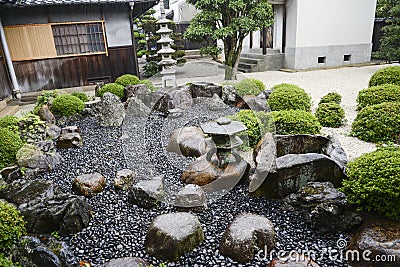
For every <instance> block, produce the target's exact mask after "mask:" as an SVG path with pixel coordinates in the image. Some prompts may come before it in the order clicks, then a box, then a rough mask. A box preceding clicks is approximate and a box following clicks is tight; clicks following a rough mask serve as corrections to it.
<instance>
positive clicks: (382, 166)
mask: <svg viewBox="0 0 400 267" xmlns="http://www.w3.org/2000/svg"><path fill="white" fill-rule="evenodd" d="M346 173H347V176H348V178H347V179H346V180H344V181H343V187H342V188H341V191H343V192H344V193H345V194H346V196H347V199H348V201H349V203H351V204H354V205H356V206H358V207H359V208H360V209H363V210H367V211H375V212H378V213H380V214H382V215H384V216H386V217H388V218H389V219H396V220H400V213H399V206H400V149H399V148H398V147H386V148H379V149H378V150H377V151H374V152H371V153H367V154H364V155H362V156H361V157H359V158H357V159H355V160H354V161H352V162H350V163H348V165H347V168H346Z"/></svg>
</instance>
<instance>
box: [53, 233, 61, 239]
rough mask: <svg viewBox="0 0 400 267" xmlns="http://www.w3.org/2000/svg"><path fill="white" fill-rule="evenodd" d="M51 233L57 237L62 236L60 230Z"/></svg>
mask: <svg viewBox="0 0 400 267" xmlns="http://www.w3.org/2000/svg"><path fill="white" fill-rule="evenodd" d="M51 235H52V236H53V237H55V238H57V239H60V238H61V235H60V233H59V232H58V231H53V232H51Z"/></svg>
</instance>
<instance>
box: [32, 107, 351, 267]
mask: <svg viewBox="0 0 400 267" xmlns="http://www.w3.org/2000/svg"><path fill="white" fill-rule="evenodd" d="M232 112H234V110H233V109H232V110H225V111H218V112H211V113H209V114H208V115H207V114H205V113H204V112H203V111H201V110H196V109H193V110H191V111H190V114H189V115H193V114H195V115H197V117H195V116H193V117H194V118H197V119H191V120H187V118H185V116H184V117H182V118H177V119H170V118H165V117H163V116H159V114H156V113H152V114H151V115H150V116H149V117H147V118H137V117H132V116H129V114H127V117H126V119H125V122H124V125H123V126H121V127H109V128H103V127H100V126H99V125H98V124H97V121H96V120H95V119H94V118H84V119H82V120H79V121H75V122H73V123H69V124H70V125H77V126H78V127H79V128H80V130H81V135H82V137H83V140H84V146H82V147H81V148H77V149H68V150H60V151H59V152H60V154H61V155H62V156H63V158H64V160H63V162H62V163H60V164H59V165H57V166H56V168H55V169H54V170H53V171H52V172H50V173H46V174H43V175H41V176H40V177H39V178H44V179H50V180H52V181H54V182H55V183H56V184H57V185H58V186H59V188H60V189H61V190H62V191H64V192H70V191H71V184H72V180H73V178H75V177H76V176H77V175H80V174H83V173H92V172H99V173H101V174H103V175H104V176H105V177H106V179H107V186H106V188H105V190H104V192H102V193H100V194H98V195H96V196H94V197H92V198H90V199H88V202H89V204H90V205H91V206H92V211H93V217H92V219H91V222H90V224H89V226H88V227H87V228H85V229H84V230H82V231H81V232H80V233H77V234H75V235H73V236H67V237H63V238H62V240H64V241H66V242H67V244H69V246H70V247H71V250H72V251H73V252H74V254H75V256H76V257H77V258H78V260H79V261H87V262H90V263H91V264H92V265H93V266H98V265H100V264H103V263H105V262H107V261H109V260H110V259H113V258H120V257H128V256H134V257H141V258H144V259H146V260H148V261H149V263H151V264H153V265H154V266H157V265H158V264H159V263H161V262H162V261H160V260H157V259H155V258H153V257H151V256H149V255H148V254H147V253H146V252H145V248H144V240H145V236H146V232H147V229H148V227H149V225H150V223H151V222H152V220H153V219H154V218H155V217H156V216H158V215H160V214H164V213H169V212H173V211H175V209H174V208H173V207H172V205H171V204H170V203H171V201H172V199H173V198H171V199H167V201H166V202H164V203H162V204H161V205H160V206H159V207H157V208H155V209H152V210H147V209H143V208H140V207H137V206H135V205H132V204H129V203H128V202H127V195H126V193H125V192H115V191H114V189H113V186H112V183H113V179H114V176H115V173H116V171H118V170H121V169H124V168H132V169H133V170H134V171H135V172H136V173H137V175H138V178H139V179H147V178H150V176H155V175H163V176H164V178H165V180H166V181H165V182H166V186H167V188H168V187H174V186H175V188H174V189H173V190H171V191H170V192H174V191H175V190H177V189H179V188H180V187H182V183H181V182H180V179H179V177H180V175H181V173H182V170H183V169H184V168H185V166H187V164H188V163H190V162H191V161H193V159H190V158H184V157H180V156H176V155H171V153H166V151H165V146H166V143H167V136H168V134H169V132H170V131H171V130H173V129H174V128H178V127H182V126H184V125H198V124H199V123H201V122H203V121H207V120H209V119H213V118H216V117H219V116H221V115H228V114H232ZM192 113H193V114H192ZM167 190H170V189H167ZM167 192H169V191H167ZM171 194H173V193H171ZM244 212H251V213H256V214H260V215H264V216H266V217H267V218H268V219H270V220H271V221H272V222H273V223H274V225H275V230H276V235H277V244H276V248H275V250H285V251H288V252H289V251H291V250H304V251H307V250H313V251H316V253H318V252H323V253H322V257H320V255H321V254H320V253H318V254H317V258H315V260H316V262H317V263H319V264H320V266H348V265H347V264H344V263H341V262H340V261H335V260H334V259H330V258H329V254H328V253H327V252H325V251H326V250H332V251H334V249H335V248H337V245H336V242H337V240H338V239H339V238H344V236H343V235H333V236H326V235H320V234H318V233H316V232H314V231H313V230H311V229H310V227H309V226H308V225H307V224H306V223H305V219H304V218H303V217H302V215H301V214H299V213H297V212H293V211H289V210H287V209H286V208H285V207H284V205H283V204H282V203H281V202H280V201H278V200H270V199H266V198H257V197H252V196H250V195H249V194H248V192H247V187H246V186H245V185H238V186H236V187H235V188H234V189H233V190H231V191H230V192H227V193H226V194H224V195H223V196H221V197H219V198H214V199H213V200H212V201H211V202H210V204H209V208H208V209H207V210H206V211H204V212H203V213H199V214H198V217H199V219H200V222H201V223H202V225H203V230H204V234H205V241H204V242H203V243H202V244H201V245H199V246H198V247H197V248H195V249H194V250H193V251H192V252H190V253H187V254H186V255H185V256H183V257H181V258H180V260H179V261H178V262H170V263H166V264H167V266H190V267H191V266H267V265H268V263H269V262H270V259H269V255H268V257H264V254H263V253H262V254H260V256H262V257H261V259H254V260H253V261H252V262H251V263H249V264H245V265H242V264H239V263H237V262H234V261H232V260H231V259H229V258H225V257H224V256H222V255H220V254H219V252H218V248H219V242H220V240H221V237H222V234H223V232H224V231H225V229H226V228H227V226H228V224H229V223H230V222H231V221H232V220H233V218H234V217H235V216H236V215H238V214H240V213H244ZM261 249H262V248H261ZM299 252H300V251H299ZM268 253H269V252H268Z"/></svg>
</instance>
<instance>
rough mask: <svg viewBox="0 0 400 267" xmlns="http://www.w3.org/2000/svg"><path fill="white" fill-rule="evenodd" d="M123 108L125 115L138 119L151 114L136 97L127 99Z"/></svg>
mask: <svg viewBox="0 0 400 267" xmlns="http://www.w3.org/2000/svg"><path fill="white" fill-rule="evenodd" d="M125 107H126V113H127V114H129V115H134V116H139V117H146V116H148V115H149V114H150V112H151V110H150V108H149V107H147V106H146V105H145V104H144V103H143V102H142V100H140V99H139V98H137V97H131V98H128V100H127V101H126V102H125Z"/></svg>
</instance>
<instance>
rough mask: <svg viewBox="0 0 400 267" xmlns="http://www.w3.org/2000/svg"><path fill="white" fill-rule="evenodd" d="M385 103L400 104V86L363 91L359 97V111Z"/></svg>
mask: <svg viewBox="0 0 400 267" xmlns="http://www.w3.org/2000/svg"><path fill="white" fill-rule="evenodd" d="M384 102H400V85H393V84H383V85H378V86H373V87H370V88H366V89H363V90H361V91H360V92H359V93H358V96H357V103H358V106H357V109H358V110H361V109H362V108H365V107H366V106H371V105H376V104H381V103H384Z"/></svg>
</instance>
